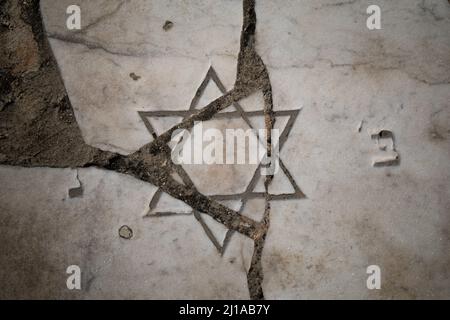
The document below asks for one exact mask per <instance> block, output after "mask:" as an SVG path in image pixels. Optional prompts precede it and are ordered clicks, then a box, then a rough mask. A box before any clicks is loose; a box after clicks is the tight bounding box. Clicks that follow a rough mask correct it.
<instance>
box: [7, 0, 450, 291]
mask: <svg viewBox="0 0 450 320" xmlns="http://www.w3.org/2000/svg"><path fill="white" fill-rule="evenodd" d="M376 2H377V4H378V5H379V6H380V7H381V9H382V30H374V31H370V30H368V29H367V28H366V18H367V14H366V8H367V6H368V5H369V4H373V3H372V2H371V1H365V0H361V1H355V0H349V1H342V0H302V1H300V0H272V1H265V0H257V1H256V3H257V5H256V13H257V17H258V23H257V38H256V40H257V51H258V53H259V54H260V55H261V57H262V59H263V61H264V62H265V64H266V66H267V68H268V71H269V75H270V79H271V83H272V87H273V97H274V105H275V106H274V107H275V110H292V109H300V108H302V111H301V113H300V115H299V117H298V119H297V122H296V123H295V125H294V127H293V129H292V132H291V135H290V137H289V139H288V140H287V142H286V145H285V147H284V148H283V150H282V151H281V158H282V159H283V161H284V162H285V164H286V166H287V168H288V169H289V170H290V172H291V173H292V176H293V177H294V179H295V180H296V182H297V184H298V185H299V187H300V188H301V189H302V191H303V192H304V193H305V194H306V196H307V198H306V199H302V200H289V201H273V202H272V204H271V206H272V209H271V211H272V213H271V225H270V230H269V234H268V237H267V239H266V246H265V249H264V252H263V259H262V261H263V271H264V275H265V278H264V283H263V289H264V293H265V296H266V297H267V298H269V299H282V298H286V299H311V298H340V299H341V298H343V299H348V298H388V299H391V298H394V299H399V298H449V297H450V268H449V265H450V259H449V257H450V255H449V254H448V253H449V251H450V241H449V240H450V236H449V232H450V231H449V230H450V161H449V157H450V106H449V101H450V84H449V81H450V55H449V53H450V37H449V36H448V35H449V34H450V4H449V3H448V2H447V1H440V0H434V1H431V0H424V1H423V0H420V1H419V0H396V1H382V0H380V1H376ZM78 3H79V4H80V5H81V7H82V10H83V13H82V21H83V22H82V25H83V26H84V29H82V31H81V32H73V31H68V30H67V29H66V28H65V17H66V16H65V9H66V7H67V5H68V4H72V3H71V1H68V0H60V1H57V2H56V1H52V0H43V1H41V6H42V13H43V17H44V23H45V26H46V29H47V32H48V34H49V39H50V43H51V46H52V49H53V51H54V54H55V56H56V59H57V61H58V64H59V67H60V69H61V73H62V77H63V80H64V83H65V85H66V88H67V91H68V94H69V97H70V100H71V102H72V105H73V106H74V109H75V114H76V117H77V120H78V123H79V125H80V128H81V130H82V133H83V136H84V138H85V140H86V142H87V143H89V144H91V145H94V146H97V147H100V148H102V149H104V150H111V151H118V152H121V153H124V154H127V153H130V152H132V151H134V150H136V149H137V148H139V147H140V146H142V145H143V144H145V143H147V142H149V141H150V135H149V133H148V131H147V130H146V128H145V126H144V123H143V122H142V120H141V119H140V117H139V116H138V113H137V112H138V111H143V110H145V111H155V110H166V111H167V110H187V109H188V108H189V104H190V102H191V99H192V97H193V96H194V94H195V92H196V90H197V88H198V87H199V85H200V83H201V82H202V80H203V78H204V77H205V74H206V72H207V71H208V68H209V67H210V66H211V65H212V66H213V67H214V68H215V70H216V71H217V73H218V75H219V77H220V79H221V80H222V81H223V82H224V85H225V86H226V88H227V89H231V88H232V86H233V83H234V80H235V75H236V57H237V53H238V51H239V47H238V46H239V35H240V29H241V23H242V4H241V1H238V0H223V1H219V0H217V1H213V0H204V1H200V0H196V1H167V0H164V1H163V0H161V1H144V0H133V1H116V0H108V1H87V0H83V1H81V0H80V1H78ZM166 20H170V21H172V22H173V23H174V26H173V28H172V29H171V30H169V31H164V30H163V28H162V26H163V25H164V23H165V21H166ZM130 73H135V74H136V75H138V76H140V77H141V78H140V79H139V80H137V81H135V80H133V79H132V78H131V77H130ZM218 95H220V92H217V90H216V91H214V90H211V91H208V92H207V93H206V94H205V96H204V97H203V98H202V100H200V101H201V103H200V104H201V106H203V105H204V104H207V103H208V102H209V101H211V100H212V99H214V98H215V97H217V96H218ZM241 105H242V107H243V109H244V110H246V111H249V110H261V106H262V99H261V95H260V94H255V95H252V96H251V97H249V98H247V99H245V100H244V101H242V102H241ZM201 106H200V107H201ZM255 121H256V120H255ZM212 123H213V125H217V126H218V127H221V125H224V124H223V123H222V124H218V123H216V122H212ZM256 123H258V121H256ZM284 123H285V120H284V121H280V122H278V124H277V125H278V126H280V127H283V124H284ZM171 124H172V123H171V122H167V123H164V121H162V122H159V125H158V124H156V126H157V128H156V129H157V131H158V130H160V131H162V130H164V129H167V128H168V127H170V125H171ZM256 126H258V125H256ZM377 130H378V131H379V130H390V131H392V132H393V134H394V138H395V146H396V151H397V152H398V154H399V155H400V163H399V165H397V166H393V167H381V168H375V167H373V165H372V164H373V160H374V157H377V156H378V155H379V153H380V151H381V150H379V148H378V146H377V145H376V143H375V141H374V140H372V138H371V134H372V133H373V132H376V131H377ZM197 169H198V168H197ZM197 169H196V168H193V169H192V168H191V170H192V172H191V173H192V174H193V175H194V176H195V178H196V179H197V180H198V181H196V182H197V183H198V184H200V185H201V188H202V191H205V192H208V191H211V190H215V189H214V188H215V187H216V179H217V177H219V178H220V179H222V180H224V181H225V182H230V184H229V185H227V187H226V188H225V187H224V188H225V190H220V191H221V192H225V193H227V192H231V191H236V190H238V191H239V190H241V188H243V185H242V184H244V182H245V181H247V179H248V177H247V176H246V175H245V174H242V172H244V173H245V170H243V171H236V172H234V174H230V173H229V171H221V170H220V168H211V169H208V168H207V170H206V171H203V170H202V169H201V168H200V169H198V170H197ZM228 169H230V168H228ZM208 170H210V171H208ZM230 170H231V171H233V170H232V169H230ZM240 170H242V168H241V169H240ZM216 171H217V172H216ZM205 172H206V173H205ZM197 174H198V175H197ZM201 174H203V176H202V175H201ZM212 175H214V176H213V177H211V176H212ZM236 176H238V177H239V179H237V178H236ZM206 178H211V179H209V180H206ZM79 179H80V181H81V182H82V184H83V187H84V193H83V196H82V197H81V198H75V199H69V198H68V196H67V190H68V189H69V188H73V187H77V186H78V182H77V180H76V172H75V171H70V170H57V169H21V168H10V167H0V180H1V181H8V182H9V183H7V184H3V183H2V184H0V207H1V211H2V214H1V215H0V217H1V219H2V220H3V221H5V223H2V224H1V225H0V228H3V229H2V232H5V233H7V234H8V235H10V238H11V243H10V244H8V246H9V247H10V248H11V250H9V251H8V252H7V255H8V257H9V258H8V260H5V259H1V260H0V263H1V265H0V270H2V273H1V276H2V277H3V279H5V278H6V277H9V278H11V279H15V281H16V282H17V284H18V285H17V287H16V288H7V289H6V291H0V296H1V294H3V295H5V296H6V297H7V296H11V295H16V296H26V297H30V296H31V297H65V298H73V297H78V298H211V299H215V298H248V292H247V282H246V277H245V269H246V268H248V263H249V260H250V255H251V252H252V243H251V242H250V241H249V240H247V239H244V238H243V237H240V236H238V235H235V236H234V237H233V239H232V241H231V242H230V244H229V248H228V249H227V251H226V252H225V255H224V257H220V255H218V254H217V252H216V249H215V248H214V246H212V244H211V243H210V241H209V240H208V239H207V237H206V235H205V233H204V232H203V230H202V229H201V226H200V225H199V224H198V223H197V222H196V221H195V219H194V217H193V216H180V217H166V218H148V219H143V218H142V216H143V215H144V214H145V212H146V210H147V206H148V202H149V200H150V198H151V196H152V195H153V194H154V192H155V191H156V188H155V187H153V186H151V185H148V184H144V183H142V182H139V181H136V180H135V179H132V178H130V177H127V176H123V175H119V174H115V173H111V172H106V171H101V170H94V169H90V170H86V169H80V170H79ZM233 182H239V184H238V185H233V184H232V183H233ZM43 186H44V187H43ZM289 188H290V186H289V185H288V184H287V182H286V180H283V178H280V180H276V181H274V184H273V185H272V186H271V192H272V191H273V193H277V192H289V190H290V189H289ZM259 191H261V190H259ZM210 193H213V192H210ZM260 200H261V199H255V200H251V201H250V202H249V203H248V206H247V208H246V211H244V212H243V214H244V215H247V216H249V217H251V218H254V219H260V218H261V214H262V208H263V207H264V206H263V205H264V203H261V201H260ZM164 201H166V202H165V203H162V205H163V207H164V206H165V207H166V208H165V209H167V207H170V206H173V208H175V209H183V210H186V212H188V211H189V208H186V207H184V206H183V205H181V206H180V204H179V203H176V202H174V201H173V200H172V199H170V198H169V199H166V200H164ZM233 205H236V203H234V204H233ZM236 208H238V207H234V209H236ZM207 222H208V223H210V224H211V228H212V229H213V232H214V233H216V234H217V235H218V237H219V238H223V237H224V234H225V231H226V230H224V229H223V228H222V227H221V226H220V225H219V226H218V225H214V223H213V222H212V221H209V220H208V221H207ZM122 225H128V226H130V227H131V228H132V229H133V231H134V237H133V239H131V240H128V241H127V240H124V239H120V238H119V237H118V229H119V228H120V227H121V226H122ZM2 226H9V227H8V228H5V227H2ZM11 226H15V227H11ZM23 246H28V247H30V250H28V251H26V253H23V254H22V253H20V251H21V248H22V247H23ZM69 264H80V265H81V267H82V268H84V270H86V271H85V272H86V273H85V277H83V281H84V282H83V286H84V287H86V290H85V291H82V292H78V293H76V292H75V293H74V292H68V291H67V290H66V289H65V279H66V274H65V268H66V267H67V265H69ZM372 264H376V265H379V266H380V268H381V271H382V289H381V290H374V291H370V290H368V289H367V288H366V279H367V276H368V275H367V274H366V268H367V266H369V265H372ZM18 266H22V267H20V268H19V267H18ZM23 266H25V267H23ZM35 266H36V267H35ZM39 268H40V269H39ZM36 272H43V273H44V274H45V277H41V276H39V277H38V276H37V275H36ZM34 278H36V279H40V280H39V282H33V281H32V280H33V279H34ZM3 279H0V283H1V282H2V281H3ZM43 282H45V286H43ZM43 288H44V289H43Z"/></svg>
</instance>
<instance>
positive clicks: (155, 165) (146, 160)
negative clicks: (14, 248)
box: [0, 0, 275, 299]
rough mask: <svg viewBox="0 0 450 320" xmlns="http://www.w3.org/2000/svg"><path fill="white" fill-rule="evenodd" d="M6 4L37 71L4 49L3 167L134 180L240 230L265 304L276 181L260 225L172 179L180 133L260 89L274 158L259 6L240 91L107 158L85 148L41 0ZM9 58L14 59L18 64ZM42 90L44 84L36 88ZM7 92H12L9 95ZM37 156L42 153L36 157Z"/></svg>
mask: <svg viewBox="0 0 450 320" xmlns="http://www.w3.org/2000/svg"><path fill="white" fill-rule="evenodd" d="M1 6H2V7H3V9H4V10H2V11H3V12H2V13H0V18H1V19H0V20H1V21H6V22H8V21H13V22H17V21H18V22H19V24H20V25H19V26H17V28H16V26H15V24H14V23H11V26H10V25H9V22H8V26H9V27H8V28H3V27H2V28H0V41H2V43H3V42H5V43H6V42H7V41H11V40H10V39H11V37H13V36H14V34H13V32H14V31H15V30H16V29H17V30H21V28H24V27H25V28H27V29H26V32H25V33H24V34H25V35H27V36H28V37H29V39H28V41H29V43H30V46H31V47H32V48H33V49H34V50H36V52H37V61H34V60H32V62H33V65H29V64H30V62H29V61H30V58H29V56H28V55H24V54H23V52H22V51H23V46H14V45H12V46H5V48H3V49H2V50H6V51H7V52H5V54H3V53H2V55H0V68H1V70H0V71H1V73H0V75H1V76H2V78H3V77H5V79H6V78H8V79H9V78H12V79H13V80H14V81H12V85H11V88H6V87H5V89H3V88H0V89H1V91H0V93H1V94H2V95H3V94H6V95H8V97H9V98H8V101H9V102H8V105H5V106H2V107H1V108H0V110H1V111H0V115H1V117H0V130H1V132H0V133H1V136H2V137H3V138H2V143H1V144H0V164H4V165H13V166H22V167H30V168H31V167H51V168H87V167H97V168H101V169H107V170H112V171H115V172H119V173H123V174H128V175H131V176H134V177H136V178H137V179H140V180H142V181H145V182H149V183H151V184H153V185H155V186H157V187H158V188H160V189H161V190H162V191H163V192H166V193H167V194H169V195H171V196H172V197H174V198H176V199H178V200H181V201H183V202H185V203H186V204H188V205H189V206H191V207H192V208H193V210H196V211H198V212H202V213H205V214H208V215H209V216H211V217H212V218H214V219H215V220H216V221H218V222H219V223H221V224H223V225H224V226H226V227H227V228H229V229H230V230H231V232H239V233H241V234H243V235H245V236H247V237H249V238H250V239H252V240H253V241H254V252H253V255H252V259H251V265H250V268H249V270H248V272H247V283H248V290H249V293H250V297H251V299H264V293H263V289H262V283H263V279H264V273H263V267H262V252H263V249H264V245H265V241H266V236H267V232H268V230H269V226H270V210H271V206H270V200H271V197H270V194H269V185H270V184H271V182H272V180H273V176H266V177H265V181H264V187H265V210H264V215H263V219H262V220H261V221H255V220H253V219H250V218H247V217H245V216H243V215H241V214H240V213H239V212H236V211H234V210H231V209H229V208H227V207H226V206H223V205H222V204H220V203H219V202H217V201H216V200H214V199H212V198H211V197H208V196H205V195H203V194H201V193H200V192H198V190H196V189H195V188H194V187H193V186H192V185H191V184H189V183H187V184H186V183H185V184H182V183H179V182H177V181H176V180H175V179H173V178H172V176H171V174H172V173H173V171H174V170H175V171H177V170H179V168H177V167H176V166H175V165H174V164H173V163H172V161H171V157H170V150H168V147H167V143H168V142H169V141H170V139H171V136H172V133H173V132H174V131H175V130H177V129H188V130H189V129H191V128H192V127H193V126H194V123H195V122H196V121H207V120H209V119H211V118H213V117H214V116H215V115H216V114H217V113H219V112H220V111H221V110H224V109H225V108H227V107H229V106H231V105H233V103H235V102H238V101H239V100H241V99H243V98H245V97H248V96H249V95H251V94H252V93H254V92H256V91H258V90H261V91H262V92H263V95H264V118H265V127H266V130H267V131H268V135H267V137H268V138H267V141H266V144H267V150H268V156H269V157H270V155H271V151H272V142H271V140H270V136H271V134H270V133H271V131H272V129H273V126H274V122H275V117H274V112H273V101H272V87H271V82H270V78H269V74H268V71H267V68H266V66H265V64H264V62H263V61H262V59H261V57H260V56H259V55H258V54H257V52H256V49H255V32H256V23H257V19H256V11H255V0H243V27H242V32H241V39H240V51H239V55H238V64H237V76H236V82H235V85H234V88H233V89H232V90H230V91H228V92H227V93H225V94H224V95H223V96H221V97H219V98H218V99H216V100H214V101H213V102H211V103H210V104H208V105H207V106H206V107H204V108H203V109H200V110H199V111H198V112H195V113H193V114H191V115H190V116H189V117H187V118H185V119H183V121H181V122H180V123H179V124H177V125H176V126H174V127H173V128H171V129H170V130H168V131H166V132H165V133H163V134H162V135H160V136H158V137H157V138H156V139H154V140H153V141H152V142H151V143H149V144H147V145H145V146H143V147H142V148H141V149H139V150H138V151H136V152H135V153H132V154H130V155H128V156H124V155H120V154H116V153H112V152H106V151H103V150H100V149H98V148H94V147H92V146H89V145H87V144H86V143H85V142H84V140H83V137H82V135H81V131H80V128H79V127H78V124H77V122H76V119H75V116H74V113H73V108H72V106H71V104H70V101H69V99H68V97H67V92H66V90H65V88H64V85H63V83H62V81H61V76H60V74H59V70H58V67H57V65H56V62H55V59H54V57H53V55H52V52H51V49H50V46H49V43H48V40H47V38H46V37H45V36H44V30H43V26H42V19H41V14H40V12H39V0H30V1H28V2H26V3H23V4H21V3H18V2H16V1H12V0H6V1H5V2H3V3H2V4H1ZM6 22H3V25H5V23H6ZM28 51H29V50H28ZM8 57H15V58H14V59H13V60H11V59H9V58H8ZM27 63H28V65H27ZM22 64H23V65H26V66H27V67H28V69H27V68H25V67H23V68H22V69H20V70H19V69H18V68H17V66H19V65H22ZM0 80H1V79H0ZM38 84H44V85H43V86H41V89H39V90H35V87H38ZM4 90H7V91H6V92H2V91H4ZM36 150H39V152H38V153H36Z"/></svg>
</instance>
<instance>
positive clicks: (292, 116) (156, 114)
mask: <svg viewBox="0 0 450 320" xmlns="http://www.w3.org/2000/svg"><path fill="white" fill-rule="evenodd" d="M210 81H213V82H214V83H215V84H216V86H217V87H218V88H219V90H220V92H221V93H222V94H225V93H226V92H227V90H226V88H225V86H224V85H223V83H222V81H221V80H220V79H219V77H218V75H217V73H216V71H215V70H214V68H213V67H210V69H209V70H208V72H207V74H206V76H205V78H204V79H203V81H202V83H201V84H200V86H199V88H198V89H197V92H196V94H195V96H194V98H193V99H192V102H191V104H190V107H189V109H188V110H177V111H140V112H139V116H140V117H141V119H142V120H143V122H144V124H145V126H146V128H147V130H148V132H149V133H150V134H151V136H152V137H153V138H154V139H156V138H157V137H158V134H157V132H156V131H155V129H154V127H153V126H152V124H151V122H150V119H151V118H164V117H166V118H168V117H182V118H183V119H186V118H187V117H189V116H190V115H192V114H194V113H195V112H198V109H196V108H197V106H198V103H199V101H200V99H201V97H202V95H203V93H204V92H205V89H206V87H207V86H208V84H209V83H210ZM233 106H234V108H235V109H236V111H229V112H222V113H217V114H215V115H214V117H213V118H212V119H224V118H225V119H234V118H242V119H243V120H244V121H245V123H246V124H247V125H248V126H249V127H250V128H251V129H255V128H254V127H253V126H252V124H251V122H250V120H249V118H251V117H258V116H264V111H263V110H261V111H247V112H246V111H244V109H243V108H242V107H241V105H240V104H239V103H238V102H234V103H233ZM299 113H300V110H287V111H274V113H273V115H274V117H275V119H277V117H288V122H287V124H286V126H285V127H284V129H283V130H282V131H281V134H280V138H279V151H280V152H281V150H282V148H283V146H284V144H285V142H286V140H287V138H288V136H289V133H290V131H291V129H292V127H293V125H294V123H295V121H296V119H297V117H298V115H299ZM258 139H260V138H258ZM279 166H280V169H281V171H282V172H283V173H284V174H285V175H286V177H287V179H288V181H289V183H290V184H291V186H292V188H293V190H294V192H292V193H285V194H269V199H270V200H275V201H276V200H290V199H302V198H305V194H304V193H303V192H302V191H301V189H300V188H299V186H298V185H297V183H296V182H295V180H294V178H293V176H292V175H291V173H290V172H289V170H288V169H287V167H286V166H285V164H284V163H283V161H282V159H281V158H280V159H279ZM261 167H262V164H261V163H260V164H259V165H258V167H257V169H256V170H255V172H254V174H253V176H252V178H251V180H250V182H249V184H248V185H247V187H246V189H245V191H244V192H242V193H238V194H227V195H221V194H216V195H210V196H209V197H210V198H211V199H213V200H216V201H227V200H239V201H240V202H241V204H240V208H239V210H238V212H239V214H242V212H243V211H244V208H245V206H246V204H247V202H248V200H250V199H256V198H265V197H266V193H265V192H255V191H254V190H255V188H256V185H257V183H258V180H259V178H260V177H261ZM176 172H177V173H178V175H179V176H180V178H181V179H182V181H183V183H184V184H186V185H188V186H191V187H194V188H195V185H194V183H193V182H192V180H191V179H190V177H189V175H188V174H187V173H186V171H185V170H184V169H183V168H182V166H176ZM278 174H279V173H278ZM162 194H163V191H162V190H161V189H160V188H158V190H157V191H156V192H155V194H154V195H153V197H152V199H151V201H150V205H149V211H148V213H147V214H146V215H145V217H146V218H147V217H167V216H175V215H194V217H195V218H196V219H197V221H198V222H199V223H200V225H201V226H202V228H203V229H204V231H205V233H206V235H207V236H208V238H209V239H210V241H211V242H212V243H213V245H214V246H215V247H216V249H217V251H218V252H219V254H221V255H223V254H224V252H225V250H226V248H227V245H228V243H229V241H230V239H231V237H232V235H233V234H234V231H233V230H228V231H227V233H226V235H225V238H224V239H223V240H219V239H217V237H216V236H215V235H214V234H213V232H212V231H211V229H210V227H209V226H208V224H207V223H206V221H205V220H204V218H203V216H202V215H203V214H202V213H200V212H199V211H197V210H194V209H192V211H191V212H189V213H180V212H155V208H156V207H157V204H158V202H159V200H160V198H161V195H162Z"/></svg>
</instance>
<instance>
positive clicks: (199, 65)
mask: <svg viewBox="0 0 450 320" xmlns="http://www.w3.org/2000/svg"><path fill="white" fill-rule="evenodd" d="M71 4H73V1H71V0H61V1H53V0H43V1H41V11H42V15H43V19H44V24H45V28H46V31H47V34H48V37H49V39H50V44H51V46H52V49H53V52H54V54H55V57H56V59H57V61H58V65H59V67H60V69H61V74H62V76H63V79H64V84H65V86H66V89H67V92H68V94H69V96H70V100H71V103H72V105H73V107H74V109H75V115H76V117H77V121H78V123H79V125H80V128H81V131H82V133H83V136H84V138H85V140H86V141H87V143H89V144H91V145H93V146H96V147H99V148H102V149H104V150H110V151H115V152H119V153H122V154H128V153H131V152H133V151H136V150H137V149H139V148H140V147H141V146H143V145H144V144H146V143H148V142H149V141H148V140H149V137H148V134H147V133H146V131H145V127H144V126H143V124H142V122H141V120H140V118H139V117H138V114H137V111H141V110H186V109H188V108H189V105H190V103H191V100H192V98H193V97H194V95H195V92H196V90H197V88H198V86H199V85H200V83H201V82H202V80H203V78H204V77H205V74H206V72H207V71H208V69H209V67H210V66H213V67H214V68H215V69H216V71H217V73H218V74H219V75H220V78H221V80H222V82H223V83H224V85H225V86H226V87H227V88H228V89H231V88H232V86H233V84H234V81H235V78H236V61H237V54H238V53H239V37H240V32H241V24H242V8H241V2H240V1H239V0H231V1H218V0H195V1H176V0H172V1H168V0H155V1H146V0H132V1H130V0H107V1H105V0H95V1H92V0H81V1H77V4H78V5H79V6H80V8H81V18H82V20H81V21H82V29H81V30H80V31H73V30H68V29H67V27H66V18H67V15H66V9H67V7H68V6H69V5H71ZM166 21H171V22H173V24H174V25H173V27H172V28H171V29H170V30H168V31H165V30H164V29H163V26H164V24H165V22H166ZM131 73H134V74H135V75H137V76H139V77H140V79H139V80H137V81H135V80H133V79H132V78H131V77H130V74H131Z"/></svg>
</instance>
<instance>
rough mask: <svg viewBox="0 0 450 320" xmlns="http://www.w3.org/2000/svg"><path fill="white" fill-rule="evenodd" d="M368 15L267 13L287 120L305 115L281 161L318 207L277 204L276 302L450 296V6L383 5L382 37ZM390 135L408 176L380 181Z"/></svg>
mask: <svg viewBox="0 0 450 320" xmlns="http://www.w3.org/2000/svg"><path fill="white" fill-rule="evenodd" d="M369 4H375V3H373V2H372V1H337V0H336V1H330V0H327V1H325V0H324V1H284V0H283V1H281V0H280V1H257V15H258V24H257V34H258V38H257V43H258V52H259V53H260V54H261V56H262V58H263V60H264V61H265V63H266V65H267V67H268V70H269V74H270V77H271V81H272V86H273V96H274V104H275V109H292V108H298V107H303V110H302V113H301V116H300V117H299V120H298V121H297V124H296V126H295V127H294V129H293V131H292V135H291V137H290V139H289V140H288V142H287V144H286V148H285V149H284V150H283V151H282V157H283V159H286V160H285V161H286V162H287V165H288V167H289V168H290V169H291V170H292V173H293V175H294V176H295V177H297V179H298V183H299V185H300V186H301V188H302V189H303V191H304V192H305V194H306V195H307V196H308V199H307V200H302V201H292V202H289V203H274V204H273V207H272V208H273V209H272V210H273V214H272V220H271V222H272V225H271V229H270V233H269V236H268V238H267V243H266V249H265V251H264V259H263V263H264V271H265V277H266V278H265V282H264V289H265V292H266V296H267V297H268V298H432V297H434V298H439V297H440V298H443V297H446V298H448V297H449V296H450V272H449V268H448V266H449V264H450V260H449V258H448V257H449V255H448V252H449V250H450V244H449V223H450V220H449V218H450V200H449V199H450V161H449V156H450V140H449V138H450V106H449V103H450V83H449V81H450V37H449V36H448V35H449V34H450V5H449V4H448V2H446V1H410V0H404V1H401V0H400V1H377V2H376V4H378V5H379V6H380V7H381V10H382V30H375V31H370V30H368V29H367V28H366V18H367V17H368V15H366V8H367V7H368V6H369ZM359 129H361V130H360V132H358V131H359ZM381 129H386V130H390V131H392V132H393V133H394V137H395V144H396V149H397V151H398V153H399V154H400V165H399V166H395V167H390V168H373V167H372V161H373V160H374V159H375V157H377V156H378V155H379V150H378V147H377V146H376V144H375V141H373V140H372V139H371V137H370V135H371V134H372V132H373V131H377V130H381ZM280 261H281V262H280ZM370 264H377V265H379V266H380V267H381V270H382V279H383V280H382V290H374V291H369V290H367V288H366V286H365V279H366V277H367V275H366V274H365V268H366V267H367V266H368V265H370Z"/></svg>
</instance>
